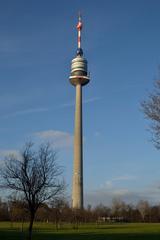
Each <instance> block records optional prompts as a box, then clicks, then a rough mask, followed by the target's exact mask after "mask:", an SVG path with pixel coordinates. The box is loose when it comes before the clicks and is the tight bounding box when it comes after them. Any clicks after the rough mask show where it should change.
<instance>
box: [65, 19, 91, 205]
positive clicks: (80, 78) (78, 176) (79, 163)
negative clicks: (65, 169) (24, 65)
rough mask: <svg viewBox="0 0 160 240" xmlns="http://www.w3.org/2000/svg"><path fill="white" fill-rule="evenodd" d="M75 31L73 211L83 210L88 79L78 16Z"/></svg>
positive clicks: (72, 67)
mask: <svg viewBox="0 0 160 240" xmlns="http://www.w3.org/2000/svg"><path fill="white" fill-rule="evenodd" d="M77 31H78V49H77V53H76V57H75V58H74V59H73V60H72V62H71V75H70V77H69V80H70V82H71V84H72V85H73V86H75V88H76V103H75V130H74V164H73V185H72V207H73V208H74V209H83V131H82V130H83V127H82V87H83V86H84V85H86V84H87V83H88V82H89V80H90V79H89V75H88V70H87V60H86V59H85V58H84V57H83V50H82V48H81V31H82V21H81V16H80V15H79V20H78V24H77Z"/></svg>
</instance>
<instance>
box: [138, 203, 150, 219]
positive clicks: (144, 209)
mask: <svg viewBox="0 0 160 240" xmlns="http://www.w3.org/2000/svg"><path fill="white" fill-rule="evenodd" d="M137 209H138V211H139V212H140V214H141V217H142V220H143V222H144V221H145V217H146V215H148V214H149V212H150V206H149V203H148V202H147V201H144V200H140V201H139V202H138V204H137Z"/></svg>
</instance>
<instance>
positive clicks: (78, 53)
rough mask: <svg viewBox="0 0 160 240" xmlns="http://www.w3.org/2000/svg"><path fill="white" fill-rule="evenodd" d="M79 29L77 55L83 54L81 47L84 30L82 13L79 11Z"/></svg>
mask: <svg viewBox="0 0 160 240" xmlns="http://www.w3.org/2000/svg"><path fill="white" fill-rule="evenodd" d="M77 31H78V39H77V40H78V41H77V42H78V49H77V55H80V56H82V55H83V51H82V48H81V31H82V17H81V13H80V12H79V14H78V23H77Z"/></svg>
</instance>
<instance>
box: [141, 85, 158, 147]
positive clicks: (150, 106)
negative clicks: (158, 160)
mask: <svg viewBox="0 0 160 240" xmlns="http://www.w3.org/2000/svg"><path fill="white" fill-rule="evenodd" d="M141 105H142V110H143V112H144V114H145V117H146V118H148V119H149V120H151V122H152V124H151V125H150V127H151V132H152V134H153V138H152V140H153V142H154V145H155V147H156V148H158V149H160V80H157V81H156V83H155V87H154V91H153V93H152V94H150V95H149V97H148V99H147V100H146V101H143V102H142V104H141Z"/></svg>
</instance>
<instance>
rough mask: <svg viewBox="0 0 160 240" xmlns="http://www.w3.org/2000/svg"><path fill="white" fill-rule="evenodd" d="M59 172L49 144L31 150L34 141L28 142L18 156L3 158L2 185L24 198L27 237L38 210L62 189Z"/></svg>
mask: <svg viewBox="0 0 160 240" xmlns="http://www.w3.org/2000/svg"><path fill="white" fill-rule="evenodd" d="M61 174H62V168H61V167H59V166H58V165H57V162H56V153H55V151H53V149H52V148H51V147H50V145H49V144H43V145H41V146H40V147H39V148H38V149H37V150H34V148H33V144H32V143H27V144H26V145H25V147H24V150H23V151H22V152H21V154H20V159H19V158H17V157H16V156H14V155H10V156H8V157H7V159H6V161H5V166H4V168H3V170H2V179H3V184H2V186H3V187H5V188H9V189H11V190H15V191H17V192H18V193H20V195H21V197H23V198H24V200H25V201H26V203H27V206H28V210H29V213H30V223H29V239H32V228H33V222H34V219H35V214H36V212H37V209H38V208H39V207H40V206H41V205H42V204H43V203H44V202H47V201H48V200H51V199H54V198H55V197H57V195H59V194H61V193H62V192H63V190H64V181H61V180H60V179H59V177H60V176H61Z"/></svg>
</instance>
